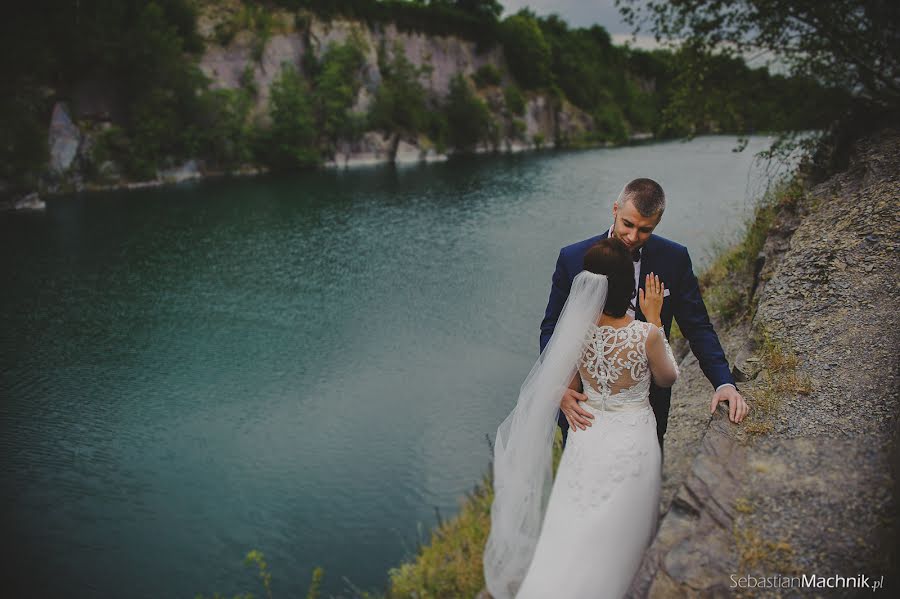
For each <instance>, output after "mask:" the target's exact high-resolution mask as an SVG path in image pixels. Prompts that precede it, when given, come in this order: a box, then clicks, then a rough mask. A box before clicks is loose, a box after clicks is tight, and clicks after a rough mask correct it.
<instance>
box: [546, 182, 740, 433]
mask: <svg viewBox="0 0 900 599" xmlns="http://www.w3.org/2000/svg"><path fill="white" fill-rule="evenodd" d="M665 207H666V197H665V194H664V193H663V190H662V187H660V185H659V183H657V182H656V181H653V180H652V179H635V180H634V181H631V182H630V183H629V184H628V185H626V186H625V188H624V189H623V190H622V193H620V194H619V198H618V199H617V200H616V202H615V203H614V204H613V226H612V227H610V229H609V231H607V232H605V233H603V234H602V235H597V236H596V237H592V238H590V239H586V240H584V241H580V242H578V243H575V244H572V245H569V246H566V247H564V248H563V249H562V250H560V252H559V259H557V261H556V271H555V272H554V273H553V284H552V286H551V287H550V300H549V301H548V302H547V311H546V313H545V315H544V320H543V321H542V322H541V351H542V352H543V351H544V347H545V346H546V345H547V342H548V341H550V337H551V336H552V335H553V329H554V328H555V327H556V321H557V320H558V319H559V314H560V312H561V311H562V308H563V305H564V304H565V303H566V299H567V298H568V297H569V289H570V288H571V287H572V280H573V279H574V278H575V275H577V274H578V273H579V272H581V270H582V261H583V260H584V254H585V253H586V252H587V250H588V249H589V248H590V247H591V246H593V245H594V244H595V243H597V242H598V241H600V240H601V239H605V238H606V237H608V236H609V235H612V236H613V237H616V238H618V239H619V240H620V241H621V242H622V243H624V244H625V246H626V247H627V248H628V249H629V251H630V252H631V255H632V260H633V261H634V280H635V297H634V298H633V299H632V307H631V308H630V309H629V310H628V314H629V315H631V316H634V318H635V319H637V320H644V315H643V314H642V313H641V309H640V305H639V302H638V301H637V299H636V298H637V288H638V287H640V288H643V286H644V281H645V279H646V275H648V274H649V273H651V272H652V273H654V274H656V275H659V278H660V280H661V281H662V282H663V283H664V284H665V286H666V297H664V298H663V307H662V314H661V316H662V323H663V328H664V329H665V332H666V337H667V338H668V336H669V330H670V328H671V326H672V318H673V317H674V318H675V320H676V321H677V322H678V326H679V328H680V329H681V333H682V335H684V337H685V338H686V339H687V340H688V341H689V342H690V346H691V351H693V352H694V355H695V356H697V360H698V361H699V362H700V368H701V369H703V374H705V375H706V378H707V379H709V382H710V383H712V385H713V387H715V390H716V391H715V394H714V395H713V398H712V404H711V405H710V413H712V412H714V411H715V409H716V406H717V405H718V404H719V402H723V401H725V402H728V413H729V418H730V419H731V421H732V422H740V421H741V420H743V418H744V416H746V415H747V412H748V411H749V409H750V408H749V407H748V406H747V403H746V402H745V401H744V398H743V397H741V394H740V393H738V391H737V388H736V387H735V386H734V378H733V377H732V376H731V371H730V370H729V368H728V361H727V360H726V359H725V352H724V351H722V346H721V345H720V344H719V338H718V337H717V336H716V332H715V331H714V330H713V327H712V324H711V323H710V322H709V315H708V314H707V312H706V306H705V305H704V304H703V299H702V298H701V297H700V287H699V285H698V284H697V277H695V276H694V271H693V267H692V266H691V258H690V256H688V252H687V248H685V247H684V246H682V245H679V244H677V243H675V242H673V241H669V240H668V239H664V238H662V237H658V236H656V235H653V229H655V228H656V226H657V225H658V224H659V221H660V220H661V219H662V214H663V210H664V209H665ZM671 397H672V392H671V389H662V388H660V387H657V386H656V385H651V387H650V405H651V406H652V407H653V413H654V414H655V415H656V434H657V437H658V438H659V446H660V447H662V444H663V435H665V434H666V424H667V422H668V419H669V404H670V401H671ZM586 399H587V396H586V395H584V394H582V393H579V392H578V391H575V390H572V389H569V390H567V391H566V394H565V395H564V396H563V398H562V401H561V402H560V412H559V414H558V416H557V423H558V424H559V427H560V428H561V429H562V438H563V446H565V443H566V437H567V435H568V429H569V424H568V422H569V421H571V422H572V423H573V424H574V425H575V426H577V427H579V428H581V429H582V430H583V429H584V428H585V427H587V426H590V419H592V418H593V417H594V416H593V414H591V413H590V412H588V411H587V410H585V409H584V408H582V407H580V406H579V405H578V402H579V401H585V400H586Z"/></svg>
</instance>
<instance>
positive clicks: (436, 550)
mask: <svg viewBox="0 0 900 599" xmlns="http://www.w3.org/2000/svg"><path fill="white" fill-rule="evenodd" d="M561 456H562V435H561V434H560V432H559V429H558V428H557V430H556V439H555V441H554V443H553V472H554V473H555V472H556V468H557V467H558V466H559V460H560V458H561ZM493 500H494V489H493V485H492V481H491V475H490V472H489V473H488V474H485V476H484V477H483V478H482V480H481V482H480V483H479V484H478V485H477V486H476V487H475V489H474V490H473V492H472V493H470V494H467V495H466V497H465V499H464V500H463V501H462V505H461V509H460V511H459V514H457V515H456V516H455V517H454V518H452V519H450V520H447V521H444V522H441V523H439V524H438V526H437V528H436V529H435V530H434V532H433V533H432V535H431V539H430V542H429V543H428V545H424V546H422V547H420V548H419V551H418V554H417V555H416V557H415V558H413V560H412V561H409V562H406V563H404V564H401V565H400V566H399V567H397V568H393V569H391V571H390V573H389V575H390V582H389V589H388V594H387V596H388V597H391V598H395V597H397V598H399V597H410V598H413V597H415V598H416V599H436V598H439V597H474V596H475V595H476V594H477V593H478V592H480V591H481V590H482V589H483V588H484V572H483V567H482V559H483V557H484V544H485V543H486V542H487V538H488V534H489V533H490V529H491V503H492V502H493Z"/></svg>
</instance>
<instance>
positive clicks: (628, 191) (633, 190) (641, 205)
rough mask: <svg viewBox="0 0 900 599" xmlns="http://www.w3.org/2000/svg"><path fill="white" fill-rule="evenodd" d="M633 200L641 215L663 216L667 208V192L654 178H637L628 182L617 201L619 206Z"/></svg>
mask: <svg viewBox="0 0 900 599" xmlns="http://www.w3.org/2000/svg"><path fill="white" fill-rule="evenodd" d="M625 202H631V203H632V204H634V207H635V208H637V211H638V212H640V213H641V216H646V217H651V216H657V215H659V216H662V213H663V210H665V209H666V194H665V193H664V192H663V188H662V187H661V186H660V185H659V183H657V182H656V181H654V180H653V179H635V180H633V181H631V182H629V183H628V185H626V186H625V187H624V188H623V189H622V193H620V194H619V199H618V200H616V203H618V204H619V208H621V207H622V206H624V205H625Z"/></svg>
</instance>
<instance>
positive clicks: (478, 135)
mask: <svg viewBox="0 0 900 599" xmlns="http://www.w3.org/2000/svg"><path fill="white" fill-rule="evenodd" d="M444 114H445V115H446V118H447V125H448V141H449V143H450V145H451V146H452V147H453V148H455V149H456V150H459V151H463V152H465V151H470V150H472V149H474V148H475V146H476V145H477V144H478V142H480V141H482V140H484V139H485V138H488V137H489V136H490V133H491V131H494V130H496V125H495V124H494V123H493V119H492V118H491V113H490V111H489V110H488V107H487V104H485V102H484V100H482V99H481V98H479V97H478V96H476V95H475V92H474V91H473V90H472V87H471V86H470V85H469V82H468V80H467V79H466V78H465V77H463V76H462V75H460V74H457V75H456V76H455V77H453V79H451V80H450V93H449V94H448V95H447V102H446V105H445V107H444Z"/></svg>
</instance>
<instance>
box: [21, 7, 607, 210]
mask: <svg viewBox="0 0 900 599" xmlns="http://www.w3.org/2000/svg"><path fill="white" fill-rule="evenodd" d="M247 14H248V13H247V7H246V6H245V5H244V4H243V3H242V2H240V0H226V1H225V2H209V3H201V4H200V5H199V13H198V18H197V31H198V33H199V35H200V36H201V37H202V39H203V40H204V43H205V50H204V53H203V55H202V56H200V57H199V60H198V67H199V68H200V70H201V71H202V72H203V73H204V74H205V75H206V76H207V77H208V78H209V79H210V81H211V83H210V87H211V88H212V89H232V90H237V89H240V88H242V87H243V88H246V87H247V86H252V88H253V90H254V94H253V105H252V107H251V110H250V113H249V115H248V118H249V119H251V120H253V122H254V123H256V124H259V125H262V126H265V125H266V123H267V121H268V119H269V107H270V100H271V90H272V86H273V83H274V82H275V81H276V79H277V77H278V76H279V74H280V72H281V69H282V67H283V65H285V64H287V65H290V66H292V67H293V68H296V69H297V70H298V71H300V72H303V71H304V68H303V66H304V64H305V63H306V62H308V61H311V60H315V61H320V60H321V58H322V57H323V55H324V54H325V52H327V50H328V49H329V48H330V47H332V46H333V45H335V44H343V43H345V42H347V41H348V40H350V39H351V38H353V39H354V40H356V41H358V42H359V43H360V46H361V47H362V48H363V50H364V61H363V66H362V68H361V69H360V72H359V79H360V81H361V85H360V86H359V90H358V92H357V96H356V98H355V100H354V103H353V108H352V112H353V113H354V114H355V115H357V116H359V117H361V120H362V121H364V119H362V117H363V116H364V115H365V114H366V112H367V111H368V109H369V107H370V105H371V103H372V101H373V98H374V95H375V93H376V92H377V90H378V87H379V85H380V84H381V82H382V79H383V77H382V73H381V66H380V65H379V56H378V51H379V49H385V48H387V49H389V50H390V51H394V52H396V51H400V52H402V53H403V55H404V56H405V57H406V58H407V60H408V61H410V62H411V63H412V64H413V65H414V66H416V67H423V66H424V67H427V69H423V71H422V74H421V75H420V82H421V84H422V85H423V87H424V88H425V90H426V93H427V94H428V95H429V97H430V99H431V100H432V101H434V102H440V101H441V100H443V99H445V98H446V97H447V95H448V90H449V87H450V81H451V80H452V79H453V78H454V77H455V76H456V75H459V74H462V75H463V76H466V77H469V78H470V79H471V78H472V76H473V75H474V74H475V73H476V72H477V71H478V69H479V68H481V67H485V66H487V65H489V66H490V67H492V70H494V72H496V73H499V76H500V81H499V84H494V85H487V86H483V87H482V88H481V89H479V90H477V93H478V95H479V96H480V97H481V98H482V99H483V100H484V101H485V103H486V104H487V106H488V108H489V110H490V111H491V113H492V118H494V119H495V120H496V122H498V123H502V124H503V125H504V126H503V127H501V129H502V130H503V131H507V132H510V133H507V134H506V135H505V136H504V135H501V136H500V137H499V138H496V137H495V138H494V140H493V141H491V142H482V144H481V145H480V146H479V147H477V148H476V151H478V152H485V151H519V150H523V149H530V148H536V147H542V146H546V147H555V146H560V145H567V144H570V143H572V142H577V141H578V140H579V139H581V138H583V137H585V135H586V134H588V133H590V132H591V131H592V130H593V128H594V124H593V119H592V118H591V117H590V116H589V115H587V114H586V113H584V112H583V111H581V110H580V109H578V108H576V107H575V106H573V105H572V104H570V103H569V102H567V101H566V100H565V99H560V98H558V97H551V96H549V95H547V94H546V93H543V92H540V93H539V92H533V93H527V94H525V97H524V104H525V110H524V113H523V114H522V115H521V117H512V116H511V115H510V114H509V111H508V110H506V107H505V102H504V100H503V86H504V85H507V84H510V83H514V81H513V79H512V77H511V76H510V74H509V70H508V68H507V66H506V63H505V59H504V55H503V50H502V48H501V47H500V46H499V45H497V46H494V47H491V48H486V49H485V48H479V47H478V45H477V43H476V42H474V41H471V40H468V39H465V38H463V37H455V36H450V35H445V36H439V35H427V34H424V33H421V32H410V31H401V30H400V29H398V28H397V27H396V26H395V25H393V24H368V23H364V22H357V21H352V20H347V19H344V18H337V19H332V20H323V19H321V18H319V17H318V16H316V15H315V14H313V13H309V12H305V11H287V10H283V9H272V10H270V11H267V13H266V15H265V23H266V24H265V26H264V27H263V28H260V27H259V25H258V23H256V22H253V21H252V19H251V20H250V21H248V20H247V17H246V15H247ZM186 60H187V58H186ZM108 83H109V82H103V81H85V82H84V85H79V86H77V88H76V90H75V92H74V96H73V98H72V100H71V101H70V102H68V103H62V102H60V103H58V104H57V105H56V106H55V107H54V110H53V117H52V123H51V124H50V128H49V139H48V144H49V149H50V164H51V169H52V172H51V173H48V177H47V181H48V183H47V185H46V186H45V188H44V190H43V191H47V192H59V191H70V190H81V189H96V188H108V187H139V186H144V185H154V184H159V183H165V182H178V181H182V180H185V179H190V178H197V177H202V176H206V175H210V174H219V173H218V172H215V171H214V170H212V168H210V167H208V166H207V165H206V164H204V163H203V162H202V161H199V160H188V161H187V162H185V163H183V164H178V163H174V164H170V165H168V166H166V167H164V168H163V167H160V168H159V170H158V171H157V173H156V177H155V178H152V179H151V180H148V181H128V180H127V179H126V177H124V176H123V175H122V174H121V172H120V169H119V168H118V165H117V164H116V163H115V161H114V160H105V161H104V160H100V161H99V162H98V160H97V158H96V156H92V152H93V151H94V148H95V147H96V145H97V140H98V139H99V138H100V137H101V136H102V135H103V132H104V131H106V130H108V129H109V128H110V127H111V126H112V125H113V123H114V122H115V121H116V115H117V114H121V112H122V110H121V109H122V106H121V105H120V102H119V99H118V98H117V97H115V94H113V93H112V92H111V91H110V90H112V89H114V86H111V85H108ZM513 119H515V120H516V121H517V122H516V123H513V122H512V121H513ZM507 121H508V122H507ZM335 147H336V151H335V152H334V154H333V155H332V156H330V157H326V159H327V160H326V165H330V166H350V165H356V164H377V163H387V162H394V161H397V162H410V161H429V160H443V159H446V158H447V151H446V150H443V149H439V148H437V147H436V145H435V144H434V143H433V142H432V141H431V140H429V139H427V138H425V137H424V136H422V135H418V136H415V137H407V138H403V137H401V136H400V135H399V134H385V133H383V132H381V131H363V132H362V133H360V134H359V135H357V136H355V137H354V138H353V139H344V140H338V142H337V143H336V144H335ZM85 165H93V166H92V167H90V168H88V167H86V166H85ZM259 170H261V169H260V167H259V166H258V165H252V164H247V165H244V166H242V167H239V168H238V169H236V171H233V172H238V173H242V172H243V173H255V172H259ZM20 204H21V203H20ZM21 205H22V206H25V205H26V204H21ZM29 205H31V204H29Z"/></svg>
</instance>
